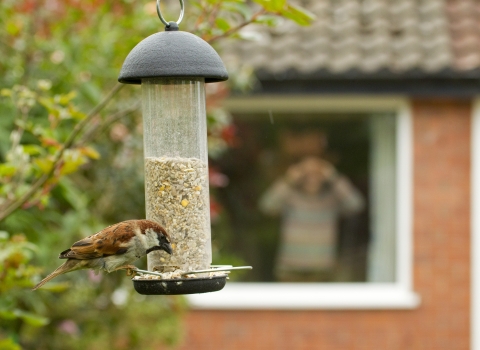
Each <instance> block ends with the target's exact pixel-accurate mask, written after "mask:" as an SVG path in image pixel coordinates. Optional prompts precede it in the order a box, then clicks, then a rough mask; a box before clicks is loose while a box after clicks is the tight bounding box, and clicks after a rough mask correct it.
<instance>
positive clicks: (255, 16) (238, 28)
mask: <svg viewBox="0 0 480 350" xmlns="http://www.w3.org/2000/svg"><path fill="white" fill-rule="evenodd" d="M265 13H266V10H264V9H263V10H261V11H258V12H257V13H255V14H254V15H253V16H252V18H250V19H249V20H248V21H245V22H243V23H240V24H239V25H238V26H236V27H233V28H230V29H229V30H227V31H226V32H224V33H223V34H220V35H217V36H214V37H211V38H209V39H205V41H207V42H208V43H210V44H211V43H213V42H214V41H217V40H218V39H222V38H226V37H228V36H230V35H232V34H233V33H235V32H238V31H239V30H240V29H242V28H243V27H245V26H248V25H249V24H252V23H253V22H255V21H256V20H257V18H258V17H260V16H261V15H263V14H265Z"/></svg>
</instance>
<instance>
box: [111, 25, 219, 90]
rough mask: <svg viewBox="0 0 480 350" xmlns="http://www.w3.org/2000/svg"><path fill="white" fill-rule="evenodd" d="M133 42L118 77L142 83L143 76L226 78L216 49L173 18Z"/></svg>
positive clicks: (125, 81)
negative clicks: (136, 42) (161, 30)
mask: <svg viewBox="0 0 480 350" xmlns="http://www.w3.org/2000/svg"><path fill="white" fill-rule="evenodd" d="M170 23H172V24H173V25H172V26H171V27H170V28H168V27H167V28H166V29H167V30H166V31H165V32H159V33H155V34H153V35H150V36H149V37H148V38H145V39H144V40H142V41H141V42H140V43H138V44H137V46H135V47H134V48H133V49H132V51H130V53H129V54H128V56H127V58H126V59H125V61H124V63H123V66H122V70H121V71H120V75H119V77H118V81H119V82H121V83H125V84H141V83H142V79H143V78H170V77H171V78H201V77H203V78H205V82H206V83H215V82H219V81H224V80H227V79H228V73H227V70H226V68H225V66H224V65H223V62H222V60H221V58H220V56H219V55H218V53H217V52H216V51H215V50H214V49H213V47H211V46H210V44H208V43H207V42H206V41H205V40H203V39H201V38H199V37H198V36H196V35H193V34H191V33H188V32H183V31H179V30H178V26H176V23H175V22H170Z"/></svg>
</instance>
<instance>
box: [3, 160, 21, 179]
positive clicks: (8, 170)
mask: <svg viewBox="0 0 480 350" xmlns="http://www.w3.org/2000/svg"><path fill="white" fill-rule="evenodd" d="M16 171H17V168H16V167H15V166H13V165H12V164H6V163H4V164H0V176H6V177H9V176H13V175H15V172H16Z"/></svg>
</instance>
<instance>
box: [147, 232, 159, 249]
mask: <svg viewBox="0 0 480 350" xmlns="http://www.w3.org/2000/svg"><path fill="white" fill-rule="evenodd" d="M145 237H146V241H147V246H148V247H149V248H151V247H155V246H158V245H159V242H158V236H157V233H156V232H155V231H154V230H153V229H151V228H149V229H147V230H146V231H145Z"/></svg>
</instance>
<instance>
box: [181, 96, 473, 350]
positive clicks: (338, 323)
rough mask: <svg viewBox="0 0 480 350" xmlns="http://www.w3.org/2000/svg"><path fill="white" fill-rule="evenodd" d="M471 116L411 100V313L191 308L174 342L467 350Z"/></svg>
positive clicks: (459, 107) (453, 104) (454, 105)
mask: <svg viewBox="0 0 480 350" xmlns="http://www.w3.org/2000/svg"><path fill="white" fill-rule="evenodd" d="M470 114H471V104H470V102H467V101H453V100H448V101H442V100H416V101H414V102H413V117H414V118H413V128H414V135H413V140H414V245H415V246H414V288H415V291H416V292H418V293H419V294H420V295H421V297H422V304H421V306H420V307H419V308H418V309H415V310H407V311H405V310H397V311H395V310H394V311H298V312H297V311H295V312H293V311H192V312H190V313H189V314H188V315H187V316H186V319H185V325H186V337H185V341H184V345H183V347H181V348H182V349H211V350H216V349H289V350H293V349H294V350H299V349H326V350H330V349H342V350H343V349H355V350H356V349H358V350H360V349H362V350H363V349H365V350H366V349H369V350H371V349H375V350H377V349H379V350H384V349H386V350H396V349H398V350H410V349H419V350H426V349H435V350H440V349H448V350H454V349H455V350H462V349H468V347H469V317H470V316H469V303H470V300H469V288H470V287H469V275H470V268H469V259H470V254H469V242H470V225H469V222H470V176H469V175H470Z"/></svg>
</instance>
